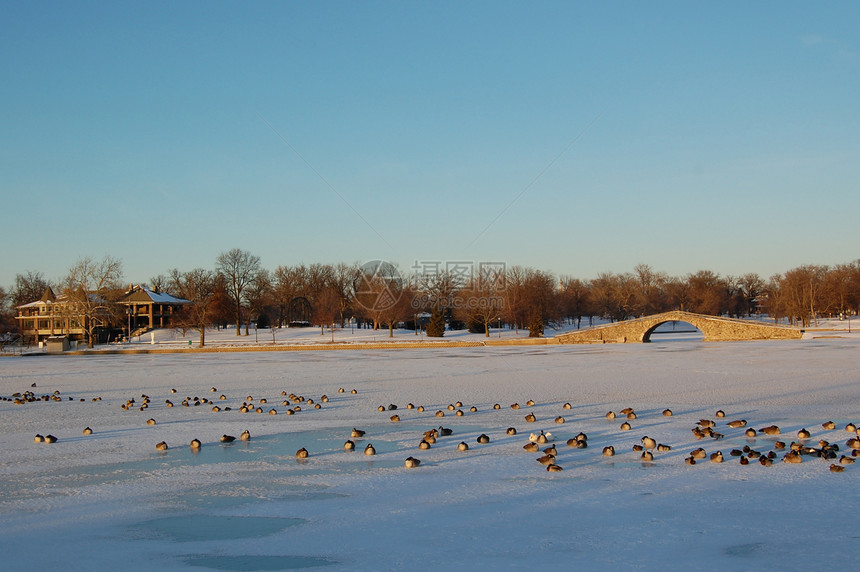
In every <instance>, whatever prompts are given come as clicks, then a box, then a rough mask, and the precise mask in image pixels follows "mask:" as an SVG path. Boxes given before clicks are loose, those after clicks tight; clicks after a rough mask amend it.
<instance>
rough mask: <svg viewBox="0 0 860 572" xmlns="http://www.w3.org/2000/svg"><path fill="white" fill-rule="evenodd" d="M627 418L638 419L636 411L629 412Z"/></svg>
mask: <svg viewBox="0 0 860 572" xmlns="http://www.w3.org/2000/svg"><path fill="white" fill-rule="evenodd" d="M627 419H630V420H633V419H636V413H635V412H633V411H631V412H630V413H628V414H627Z"/></svg>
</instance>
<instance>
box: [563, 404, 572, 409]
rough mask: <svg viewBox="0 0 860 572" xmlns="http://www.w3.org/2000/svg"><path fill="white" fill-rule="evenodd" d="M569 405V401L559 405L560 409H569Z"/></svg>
mask: <svg viewBox="0 0 860 572" xmlns="http://www.w3.org/2000/svg"><path fill="white" fill-rule="evenodd" d="M570 407H571V405H570V403H565V404H564V405H562V406H561V408H562V409H570Z"/></svg>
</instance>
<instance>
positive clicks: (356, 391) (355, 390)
mask: <svg viewBox="0 0 860 572" xmlns="http://www.w3.org/2000/svg"><path fill="white" fill-rule="evenodd" d="M350 393H351V394H353V395H355V394H357V393H358V390H357V389H353V390H352V391H350Z"/></svg>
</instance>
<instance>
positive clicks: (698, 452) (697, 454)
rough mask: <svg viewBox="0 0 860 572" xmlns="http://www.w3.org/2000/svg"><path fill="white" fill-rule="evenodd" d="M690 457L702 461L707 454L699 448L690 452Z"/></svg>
mask: <svg viewBox="0 0 860 572" xmlns="http://www.w3.org/2000/svg"><path fill="white" fill-rule="evenodd" d="M690 456H691V457H693V458H694V459H704V458H706V457H707V456H708V454H707V453H706V452H705V450H704V449H702V448H701V447H699V448H698V449H694V450H692V451H690Z"/></svg>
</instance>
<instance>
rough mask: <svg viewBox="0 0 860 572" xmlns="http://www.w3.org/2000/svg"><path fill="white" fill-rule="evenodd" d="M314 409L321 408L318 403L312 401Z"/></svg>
mask: <svg viewBox="0 0 860 572" xmlns="http://www.w3.org/2000/svg"><path fill="white" fill-rule="evenodd" d="M314 409H322V405H320V404H319V403H314Z"/></svg>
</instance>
